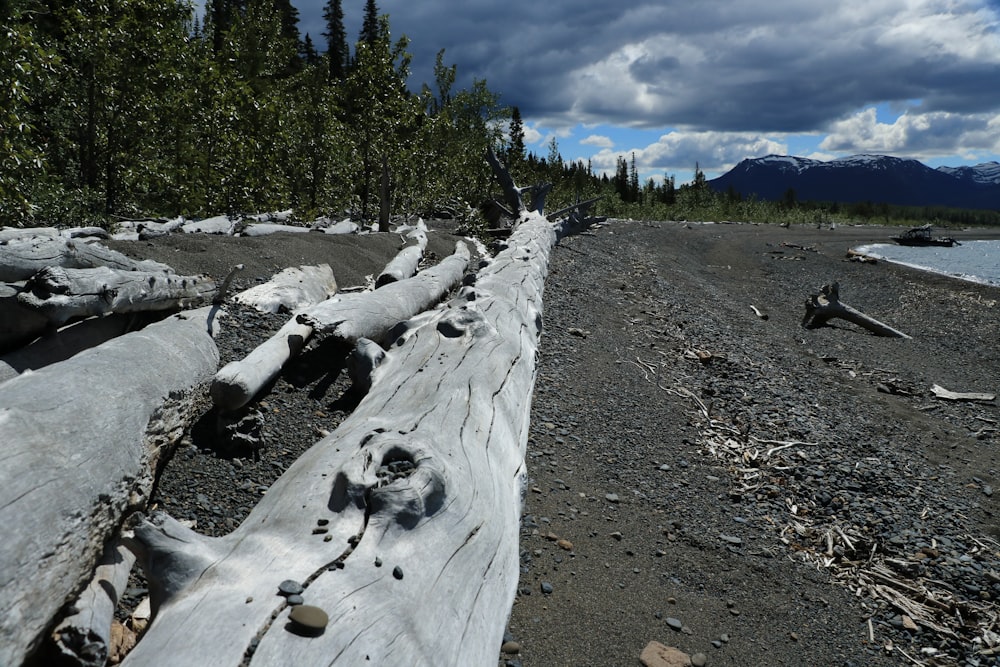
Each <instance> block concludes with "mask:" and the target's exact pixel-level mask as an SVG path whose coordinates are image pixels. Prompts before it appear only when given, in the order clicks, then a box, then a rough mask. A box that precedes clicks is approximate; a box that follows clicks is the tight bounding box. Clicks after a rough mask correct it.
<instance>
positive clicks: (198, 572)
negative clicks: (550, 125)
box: [125, 215, 565, 667]
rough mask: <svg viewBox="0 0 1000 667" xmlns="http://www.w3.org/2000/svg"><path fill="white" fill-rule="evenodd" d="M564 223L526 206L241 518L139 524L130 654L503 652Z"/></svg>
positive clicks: (390, 657)
mask: <svg viewBox="0 0 1000 667" xmlns="http://www.w3.org/2000/svg"><path fill="white" fill-rule="evenodd" d="M562 231H565V228H561V227H556V226H554V225H552V224H550V223H548V222H547V221H546V220H545V219H544V218H542V217H541V216H538V215H525V216H523V217H522V224H521V225H520V226H519V227H518V229H517V231H516V232H515V233H514V234H513V235H512V236H511V238H510V240H509V242H508V243H509V247H508V249H507V250H505V251H503V252H501V253H499V254H498V255H497V257H496V258H495V260H494V261H493V262H491V263H490V264H489V265H488V266H487V267H486V268H484V269H483V270H481V271H480V272H479V274H478V275H477V278H476V281H475V284H474V285H473V286H470V287H467V288H465V289H463V290H462V292H461V294H460V296H459V297H457V298H455V299H453V300H451V301H449V302H448V303H447V304H445V306H444V307H442V308H438V309H435V310H433V311H427V312H424V313H422V314H420V315H418V316H417V317H414V318H412V319H411V320H409V321H408V322H407V323H406V324H405V325H403V326H400V327H398V328H397V329H396V330H395V331H394V336H395V338H394V340H393V342H392V345H391V347H390V348H389V351H388V354H387V355H386V356H385V359H384V360H382V362H381V364H380V365H378V368H377V369H376V370H374V372H373V373H372V380H373V382H372V386H371V390H370V391H369V393H368V395H367V396H366V397H365V399H364V400H362V401H361V403H360V404H359V406H358V407H357V409H356V410H355V411H354V412H353V413H352V414H351V416H350V417H348V418H347V419H346V420H345V421H344V422H343V424H342V425H341V426H340V427H339V428H338V429H337V430H336V431H335V432H334V433H333V434H331V435H330V436H328V437H327V438H324V439H323V440H321V441H319V442H318V443H316V444H315V445H314V446H313V447H312V448H310V449H309V450H308V451H307V452H305V453H304V454H303V455H302V456H301V457H300V458H299V459H298V461H296V463H294V464H293V465H292V466H291V467H290V468H289V469H288V470H287V471H286V472H285V474H284V475H282V476H281V478H279V480H278V481H277V482H276V483H275V484H274V485H273V486H272V487H271V489H270V490H269V491H268V493H267V494H266V495H265V496H264V498H263V500H262V501H261V502H260V503H259V504H258V505H257V507H255V508H254V510H253V511H252V512H251V513H250V515H249V516H248V517H247V519H246V520H245V521H244V523H243V524H242V525H241V526H240V527H239V528H237V530H236V531H234V532H233V533H231V534H230V535H228V536H225V537H221V538H209V537H204V536H200V535H198V534H196V533H194V532H193V531H191V530H188V529H186V528H184V527H183V526H180V525H179V524H178V523H177V522H176V521H174V520H173V519H171V518H169V517H167V516H166V515H162V514H160V515H156V516H154V517H153V518H152V520H150V521H147V522H144V523H142V524H141V525H139V526H137V527H136V529H135V545H134V547H135V549H136V550H137V551H138V552H139V554H140V562H141V563H143V565H144V567H145V568H147V578H148V579H149V581H150V582H151V591H155V593H156V595H155V599H154V603H155V605H156V607H157V612H156V613H157V615H156V617H155V619H154V621H153V623H152V625H151V626H150V628H149V630H148V632H147V634H146V635H145V636H144V638H143V639H142V640H141V641H140V642H139V644H138V645H137V647H136V648H135V650H134V651H133V652H132V653H131V654H130V655H129V656H128V658H127V659H126V662H125V664H126V665H145V664H152V663H156V664H157V665H161V666H163V667H170V666H172V665H189V664H193V663H198V664H206V665H209V664H211V665H216V664H218V665H223V664H224V665H234V664H239V662H240V661H241V660H243V659H244V658H245V657H248V656H249V657H250V664H251V665H289V664H324V665H362V664H372V665H456V666H459V665H461V666H464V665H486V664H491V663H492V662H494V661H495V660H496V652H497V647H498V646H499V645H500V642H501V639H502V635H503V630H504V625H505V622H506V619H507V616H508V614H509V612H510V608H511V605H512V603H513V598H514V592H515V587H516V584H517V579H518V540H517V526H518V519H519V514H520V507H521V503H522V499H523V491H524V482H525V474H526V473H525V463H524V457H525V447H526V442H527V435H528V422H529V414H530V405H531V393H532V388H533V384H534V380H535V357H536V351H537V342H538V335H539V332H540V330H541V314H542V301H541V299H542V290H543V286H544V279H545V273H546V268H547V263H548V254H549V251H550V249H551V247H552V245H553V244H554V243H555V242H556V240H557V237H558V235H559V234H560V233H561V232H562ZM389 287H391V286H389ZM389 287H386V288H383V289H388V288H389ZM380 291H381V290H380ZM285 579H292V580H296V581H299V582H302V583H303V584H304V585H305V586H306V590H305V593H304V597H305V600H306V603H307V604H312V605H317V606H319V607H321V608H323V609H324V610H326V612H327V613H328V614H329V617H330V624H329V625H328V626H327V627H326V629H325V631H324V632H323V633H322V634H320V635H318V636H302V633H297V632H296V626H295V624H294V623H291V622H290V621H289V618H288V611H289V610H288V608H287V606H286V605H285V603H284V599H283V598H282V597H280V596H279V595H278V594H277V593H278V585H279V583H280V582H281V581H283V580H285ZM178 637H183V638H184V641H182V642H179V641H177V638H178ZM220 637H224V638H225V641H220V640H219V638H220Z"/></svg>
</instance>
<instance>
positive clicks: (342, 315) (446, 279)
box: [298, 242, 471, 344]
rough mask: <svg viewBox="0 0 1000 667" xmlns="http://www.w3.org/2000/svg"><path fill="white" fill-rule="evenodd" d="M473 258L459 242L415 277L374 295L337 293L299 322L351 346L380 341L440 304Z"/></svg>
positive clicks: (376, 291) (395, 283)
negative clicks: (409, 320)
mask: <svg viewBox="0 0 1000 667" xmlns="http://www.w3.org/2000/svg"><path fill="white" fill-rule="evenodd" d="M470 258H471V253H470V252H469V248H468V246H466V244H465V243H462V242H458V243H457V244H455V252H454V253H453V254H451V255H449V256H448V257H446V258H444V259H443V260H441V261H440V262H439V263H437V264H435V265H434V266H432V267H429V268H427V269H424V270H423V271H421V272H420V273H418V274H417V275H415V276H413V277H412V278H407V279H405V280H400V281H397V282H394V283H389V284H388V285H385V286H383V287H381V288H379V289H377V290H375V291H374V292H357V293H351V294H338V295H337V296H335V297H331V298H329V299H327V300H326V301H324V302H323V303H320V304H318V305H316V306H313V307H311V308H307V309H306V310H304V311H303V312H301V313H299V315H298V321H299V322H300V323H302V324H308V325H310V326H311V327H313V329H314V330H315V331H316V332H317V333H324V334H326V335H328V336H333V337H334V338H336V339H338V340H341V341H345V342H349V343H352V344H353V343H355V342H357V340H358V339H359V338H369V339H371V340H374V341H381V340H382V338H383V337H384V336H385V335H386V334H387V333H388V332H389V330H390V329H391V328H392V327H394V326H395V325H396V324H398V323H399V322H402V321H403V320H406V319H408V318H410V317H413V316H414V315H416V314H417V313H420V312H422V311H424V310H427V309H428V308H430V307H431V306H433V305H435V304H437V303H438V302H439V301H441V299H442V298H444V296H445V295H446V294H447V293H448V292H449V291H450V290H451V289H452V288H453V287H455V286H456V285H458V283H459V282H461V280H462V276H463V275H464V273H465V269H466V267H467V266H468V264H469V259H470Z"/></svg>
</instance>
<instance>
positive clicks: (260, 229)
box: [240, 222, 312, 236]
mask: <svg viewBox="0 0 1000 667" xmlns="http://www.w3.org/2000/svg"><path fill="white" fill-rule="evenodd" d="M310 231H312V229H310V228H309V227H296V226H295V225H282V224H280V223H275V222H252V223H250V224H249V225H247V226H246V227H245V228H244V229H243V231H241V232H240V236H267V235H268V234H277V233H278V232H287V233H290V234H301V233H303V232H306V233H307V232H310Z"/></svg>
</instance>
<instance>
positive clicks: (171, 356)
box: [0, 308, 219, 665]
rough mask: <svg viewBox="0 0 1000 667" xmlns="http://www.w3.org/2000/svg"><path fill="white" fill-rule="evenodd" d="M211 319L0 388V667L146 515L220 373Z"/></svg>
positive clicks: (103, 349)
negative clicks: (128, 515)
mask: <svg viewBox="0 0 1000 667" xmlns="http://www.w3.org/2000/svg"><path fill="white" fill-rule="evenodd" d="M213 321H214V310H213V309H210V308H204V309H200V310H195V311H186V312H184V313H179V314H177V315H174V316H172V317H169V318H167V319H166V320H164V321H162V322H158V323H156V324H152V325H150V326H148V327H146V328H145V329H143V330H141V331H136V332H133V333H130V334H126V335H124V336H121V337H119V338H116V339H114V340H112V341H109V342H107V343H105V344H104V345H101V346H99V347H96V348H93V349H90V350H85V351H84V352H81V353H80V354H78V355H76V356H75V357H73V358H72V359H68V360H66V361H64V362H61V363H58V364H54V365H52V366H48V367H46V368H43V369H41V370H38V371H35V372H33V373H27V374H24V375H20V376H18V377H16V378H14V379H12V380H8V381H7V382H4V383H3V384H0V525H2V526H4V535H3V539H0V590H2V591H3V594H2V595H0V665H20V664H21V663H22V662H23V660H24V658H25V656H26V655H28V654H29V653H30V652H31V651H32V650H33V648H34V647H35V646H36V645H37V644H38V642H39V641H40V636H41V635H42V634H43V633H44V631H45V629H46V628H47V627H49V626H50V625H49V624H50V623H51V622H52V621H53V619H54V617H55V615H56V613H57V612H58V611H59V610H60V609H61V608H62V607H63V605H65V604H66V602H68V601H70V600H71V599H72V597H73V596H75V595H76V593H78V592H79V591H80V590H81V589H82V588H83V586H84V584H85V583H86V582H87V581H89V580H90V578H91V574H92V572H93V566H94V563H95V561H96V559H97V557H98V556H99V555H100V553H101V552H102V550H103V548H104V544H105V542H106V541H107V539H108V537H109V535H111V534H113V533H114V532H115V531H116V530H117V529H118V525H119V522H120V521H121V519H122V516H123V515H124V513H125V512H126V511H127V510H129V509H131V508H136V507H142V506H144V504H145V499H146V498H147V497H148V494H149V491H150V488H151V485H152V482H153V475H154V470H155V468H156V465H157V462H158V460H159V458H160V456H162V455H163V454H164V453H165V452H167V451H169V450H170V448H171V447H173V445H174V443H176V442H177V440H179V438H180V436H181V434H182V432H183V429H184V428H185V427H187V426H189V425H190V424H191V423H192V421H193V420H194V418H195V413H194V411H193V409H192V406H193V398H194V396H195V395H196V393H197V392H195V391H194V390H195V388H196V387H198V386H200V385H202V384H203V383H207V382H208V380H209V379H210V378H211V377H212V374H214V373H215V370H216V368H217V367H218V363H219V352H218V349H217V348H216V346H215V342H214V340H213V339H212V336H211V335H210V333H209V331H210V327H211V326H212V322H213ZM195 662H196V663H197V662H198V661H195ZM193 664H194V663H193Z"/></svg>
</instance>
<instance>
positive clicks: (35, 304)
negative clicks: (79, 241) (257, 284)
mask: <svg viewBox="0 0 1000 667" xmlns="http://www.w3.org/2000/svg"><path fill="white" fill-rule="evenodd" d="M215 293H216V287H215V282H214V281H213V280H212V279H211V278H209V277H208V276H178V275H176V274H163V273H149V272H145V271H119V270H115V269H109V268H107V267H105V266H99V267H96V268H93V269H63V268H59V267H50V268H46V269H42V270H41V271H39V272H38V273H36V274H35V275H34V276H33V277H32V278H31V279H30V280H29V281H28V282H27V284H26V285H25V290H24V291H23V292H21V293H20V294H19V295H18V297H17V298H18V300H19V301H20V302H21V303H22V304H24V305H26V306H28V307H30V308H33V309H35V310H36V311H37V312H39V313H41V314H42V315H44V316H45V317H46V318H47V319H48V320H49V322H51V323H52V324H54V325H56V326H58V325H61V324H64V323H65V322H68V321H69V320H71V319H73V318H77V317H92V316H94V315H104V314H107V313H136V312H144V311H155V310H160V311H162V310H172V309H180V308H188V307H191V306H200V305H203V304H205V303H208V302H210V301H211V300H212V297H213V296H214V295H215Z"/></svg>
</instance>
